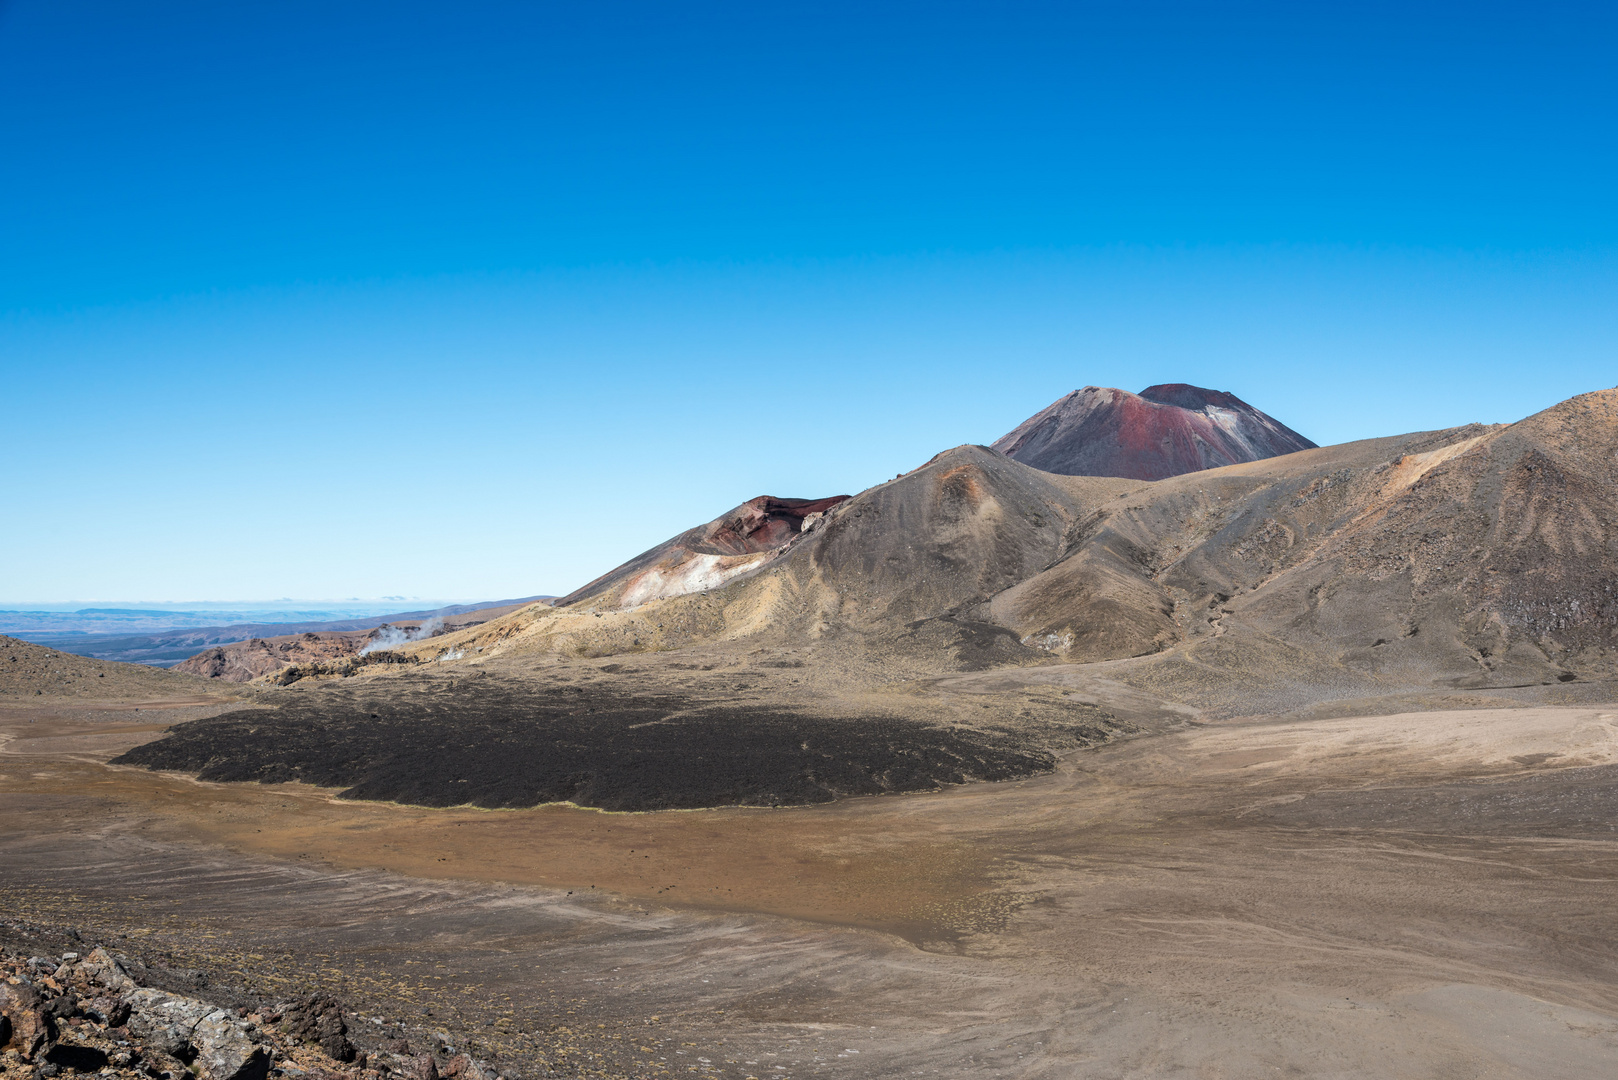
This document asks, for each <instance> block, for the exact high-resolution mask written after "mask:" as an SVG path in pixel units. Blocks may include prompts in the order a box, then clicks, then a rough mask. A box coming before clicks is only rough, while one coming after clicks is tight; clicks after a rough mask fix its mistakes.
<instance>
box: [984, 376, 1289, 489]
mask: <svg viewBox="0 0 1618 1080" xmlns="http://www.w3.org/2000/svg"><path fill="white" fill-rule="evenodd" d="M1314 445H1315V444H1314V443H1312V442H1310V441H1309V440H1308V439H1306V438H1304V437H1303V436H1302V435H1299V434H1298V433H1297V432H1296V431H1293V430H1292V429H1291V428H1289V427H1287V426H1286V425H1284V424H1282V423H1280V422H1279V421H1277V420H1275V419H1273V418H1272V417H1269V416H1266V415H1265V414H1264V413H1261V412H1259V411H1258V410H1257V409H1255V408H1253V407H1252V406H1251V405H1249V404H1247V402H1245V401H1243V400H1242V399H1241V398H1239V397H1237V396H1235V395H1234V394H1228V393H1225V392H1224V391H1221V390H1204V389H1203V388H1202V387H1200V386H1188V385H1186V384H1185V383H1165V384H1163V385H1161V386H1149V387H1147V388H1146V389H1145V390H1142V391H1141V392H1140V393H1139V394H1131V393H1129V392H1128V391H1125V390H1116V389H1111V388H1108V387H1100V386H1086V387H1085V388H1084V389H1082V390H1075V391H1073V393H1071V394H1069V395H1067V396H1066V397H1064V398H1062V400H1060V401H1058V402H1056V403H1055V404H1053V405H1051V406H1050V407H1049V408H1047V409H1044V410H1042V411H1041V412H1038V413H1035V414H1034V415H1033V416H1031V417H1029V418H1028V419H1027V420H1025V421H1023V423H1022V424H1021V425H1020V426H1019V427H1018V428H1017V430H1015V431H1013V432H1011V433H1010V434H1009V435H1006V436H1004V437H1002V438H1001V439H999V440H998V441H997V442H996V443H995V444H994V448H995V449H996V450H999V451H1000V452H1001V453H1003V454H1005V455H1006V456H1007V457H1010V458H1014V459H1015V460H1017V461H1020V462H1022V463H1023V464H1024V465H1031V466H1033V467H1034V468H1036V469H1042V470H1044V471H1045V472H1053V473H1061V474H1062V475H1064V476H1122V477H1126V478H1128V479H1132V480H1161V479H1163V478H1164V477H1167V476H1179V475H1181V474H1182V473H1189V472H1198V471H1200V470H1202V469H1214V468H1218V467H1219V466H1221V465H1235V464H1238V463H1240V462H1244V461H1258V460H1260V459H1262V458H1271V457H1277V456H1279V455H1281V454H1291V453H1295V452H1296V451H1299V450H1308V449H1310V448H1312V447H1313V446H1314Z"/></svg>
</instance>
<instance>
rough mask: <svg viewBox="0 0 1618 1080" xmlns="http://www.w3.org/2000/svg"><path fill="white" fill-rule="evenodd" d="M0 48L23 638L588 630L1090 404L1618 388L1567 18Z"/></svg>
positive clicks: (1220, 8) (839, 19) (308, 29)
mask: <svg viewBox="0 0 1618 1080" xmlns="http://www.w3.org/2000/svg"><path fill="white" fill-rule="evenodd" d="M1320 7H1323V5H1280V4H1185V3H1164V4H1152V3H1116V4H1066V5H1054V4H1053V5H1044V4H1039V5H1030V4H1015V3H996V4H940V3H932V4H926V5H920V4H917V5H905V4H885V5H869V4H866V5H853V4H848V5H839V4H799V5H791V6H789V5H742V4H707V5H687V6H685V7H683V8H682V7H677V6H674V5H650V4H610V3H601V4H590V5H581V4H572V5H553V4H538V3H536V4H497V3H482V4H480V3H475V2H469V3H463V4H455V5H445V4H433V5H428V4H412V3H397V2H396V3H389V4H370V3H346V4H345V3H322V4H313V3H308V4H305V3H291V2H277V3H253V2H238V3H232V4H213V3H209V4H203V3H189V4H188V3H161V2H154V3H149V4H143V5H129V4H117V3H77V2H73V0H52V2H44V0H11V2H9V3H7V2H3V0H0V146H3V147H4V150H3V151H0V154H3V155H4V156H3V161H4V165H5V167H4V168H3V169H0V375H3V378H4V384H5V391H4V393H3V394H0V422H3V423H4V430H5V433H6V447H7V450H6V456H7V459H8V460H7V468H6V469H5V470H4V472H3V473H0V477H3V478H0V485H3V488H0V497H3V505H4V510H3V511H0V512H3V513H4V515H5V520H4V523H3V524H4V532H5V535H6V549H7V550H6V559H5V560H4V563H3V564H0V565H3V570H0V602H9V603H16V602H25V601H46V600H69V599H129V600H133V599H146V600H199V599H213V600H223V599H246V598H264V597H280V596H294V597H306V598H319V597H349V596H383V595H410V596H420V597H425V598H481V597H495V596H517V595H526V594H530V593H535V592H545V591H556V592H561V591H566V590H568V589H571V588H572V587H574V586H576V585H578V584H580V583H581V582H582V581H584V580H586V579H588V578H589V577H592V576H594V575H595V574H596V573H599V572H601V571H603V570H605V569H607V568H608V567H610V566H611V565H613V564H615V563H616V562H618V561H620V560H621V559H623V558H625V557H628V556H630V555H633V554H634V553H636V552H637V551H639V550H642V549H644V548H645V547H648V546H650V545H651V544H653V543H655V542H657V541H659V540H661V539H663V538H664V537H666V536H668V535H669V534H671V533H673V532H675V531H677V530H679V529H681V528H684V527H687V526H689V525H691V524H695V523H697V522H699V521H703V520H706V519H708V518H710V517H712V516H714V515H715V514H717V513H718V512H720V511H722V510H724V509H726V508H727V507H729V506H731V505H734V504H735V503H737V502H739V501H741V500H742V499H745V498H748V497H751V496H753V495H757V494H762V493H771V494H778V495H805V496H819V495H826V494H832V493H838V492H853V491H856V490H859V489H860V488H862V487H864V486H867V485H869V484H871V483H874V482H877V481H879V480H882V479H885V478H887V477H890V476H892V475H893V474H894V473H896V472H898V471H900V470H902V469H908V468H911V467H913V466H915V465H916V464H918V463H920V462H921V461H923V460H925V459H926V458H927V457H929V456H930V455H931V454H932V453H934V452H936V451H937V450H939V449H942V448H944V447H947V446H951V445H955V444H958V443H961V442H968V441H974V442H980V441H989V440H992V439H993V438H995V437H997V436H999V435H1000V434H1003V433H1004V432H1005V431H1006V430H1008V429H1009V428H1011V427H1012V426H1014V425H1015V424H1016V423H1017V422H1019V421H1020V420H1022V419H1023V418H1024V417H1026V416H1027V415H1028V414H1030V413H1032V412H1034V411H1036V410H1037V409H1039V408H1042V407H1043V406H1044V405H1046V404H1048V403H1049V402H1050V401H1051V400H1053V399H1054V398H1056V397H1058V396H1060V395H1061V394H1063V393H1065V392H1067V391H1068V390H1071V389H1073V388H1075V387H1077V386H1081V385H1085V384H1090V383H1096V384H1102V385H1119V386H1123V387H1125V388H1127V389H1135V390H1138V389H1140V388H1142V387H1144V386H1146V385H1148V384H1150V383H1153V382H1162V381H1185V382H1193V383H1199V384H1202V385H1207V386H1213V387H1215V388H1218V389H1226V390H1231V391H1233V392H1235V393H1237V394H1239V395H1240V396H1242V397H1244V398H1246V399H1247V400H1249V401H1250V402H1252V403H1253V404H1255V405H1257V406H1259V407H1260V408H1263V409H1265V410H1266V411H1268V412H1271V413H1272V414H1274V415H1276V416H1277V417H1279V418H1280V419H1282V420H1283V421H1284V422H1286V423H1288V424H1290V425H1291V426H1293V427H1295V428H1297V429H1298V430H1300V431H1302V432H1304V433H1305V434H1307V435H1309V436H1310V437H1312V438H1314V439H1316V440H1317V441H1320V442H1323V443H1324V442H1335V441H1342V440H1346V439H1354V438H1362V437H1367V436H1373V435H1382V434H1392V433H1396V432H1400V431H1407V430H1414V429H1423V428H1433V427H1441V426H1446V425H1450V424H1455V423H1464V422H1467V421H1470V420H1483V421H1509V420H1515V419H1518V418H1520V417H1522V416H1523V415H1526V414H1528V413H1530V412H1533V411H1535V410H1537V409H1540V408H1543V407H1545V406H1547V405H1550V404H1552V403H1554V402H1555V401H1557V400H1560V399H1562V398H1564V397H1567V396H1570V395H1572V394H1574V393H1578V392H1581V391H1584V390H1590V389H1596V388H1600V387H1607V386H1612V385H1613V384H1614V383H1618V362H1615V361H1618V355H1615V354H1618V349H1615V342H1618V302H1615V298H1618V212H1615V207H1614V193H1615V192H1618V126H1615V105H1618V74H1615V65H1613V64H1612V62H1611V57H1612V56H1613V55H1615V53H1618V32H1615V31H1618V16H1615V15H1614V14H1613V9H1610V8H1607V9H1603V8H1602V7H1601V6H1599V5H1592V4H1578V5H1563V6H1559V5H1556V4H1533V5H1529V4H1471V5H1466V6H1464V7H1463V6H1460V5H1448V4H1445V5H1419V4H1401V5H1392V4H1386V5H1379V4H1342V5H1335V6H1333V8H1332V9H1331V10H1330V11H1325V12H1323V11H1320V10H1312V9H1317V8H1320Z"/></svg>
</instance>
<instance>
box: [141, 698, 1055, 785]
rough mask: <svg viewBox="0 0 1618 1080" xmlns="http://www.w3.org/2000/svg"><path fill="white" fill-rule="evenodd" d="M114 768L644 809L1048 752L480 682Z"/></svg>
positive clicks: (304, 704)
mask: <svg viewBox="0 0 1618 1080" xmlns="http://www.w3.org/2000/svg"><path fill="white" fill-rule="evenodd" d="M400 689H401V690H402V689H403V687H401V688H400ZM117 763H118V764H124V765H143V766H146V767H147V768H152V769H173V770H180V771H185V772H194V773H196V774H197V775H199V776H200V777H202V778H203V779H207V780H259V781H263V782H266V783H276V782H281V781H289V780H300V781H304V782H306V783H311V784H318V785H321V786H324V787H342V788H345V789H346V790H345V791H343V793H342V794H343V796H344V797H346V798H354V799H378V800H396V801H399V802H407V803H415V804H418V805H425V806H456V805H462V804H472V805H476V806H486V807H520V806H535V805H538V804H540V803H547V802H564V801H570V802H574V803H578V804H580V805H583V806H595V807H600V808H603V809H609V810H659V809H673V808H695V807H704V806H732V805H743V806H772V805H785V804H798V803H815V802H826V801H829V800H831V799H834V798H836V797H838V796H843V795H875V794H881V793H883V792H893V791H921V790H927V789H931V788H935V787H937V786H939V785H940V784H949V783H962V782H965V781H967V780H973V779H977V780H1000V779H1008V778H1011V777H1015V776H1026V775H1028V774H1030V773H1034V772H1040V771H1044V770H1047V769H1049V768H1051V767H1052V765H1053V759H1052V757H1051V756H1050V754H1049V753H1047V752H1046V751H1044V750H1042V749H1039V748H1037V747H1035V746H1033V745H1032V744H1025V743H1023V742H1019V741H1017V740H1014V739H1012V738H1011V737H1008V736H989V735H984V734H981V733H977V732H972V731H963V730H960V729H952V728H944V727H936V726H932V725H929V724H925V723H920V722H916V721H909V720H901V719H894V718H887V717H876V718H862V719H857V720H844V719H830V718H826V717H818V716H809V715H804V714H801V713H794V712H789V711H785V710H778V709H771V708H768V707H749V706H745V705H732V704H711V703H706V702H697V701H692V700H689V699H685V698H680V697H676V696H672V695H670V696H651V695H644V696H633V697H631V696H629V695H627V694H623V693H616V692H610V691H601V690H594V689H586V688H582V687H581V688H572V687H570V688H558V689H556V690H549V691H544V690H540V691H536V690H532V689H529V688H526V687H523V686H520V685H508V684H506V683H505V682H504V681H503V680H498V679H479V680H478V681H477V684H476V685H474V686H472V687H468V688H465V689H462V690H459V691H456V692H453V693H449V694H442V695H436V696H435V697H433V698H427V697H425V696H424V695H414V694H407V693H404V692H398V691H395V692H393V693H390V695H389V698H388V699H386V700H380V699H376V698H371V699H361V698H360V697H359V696H358V694H357V693H351V692H349V691H347V690H336V689H334V690H328V691H324V692H322V694H321V695H320V697H319V698H318V699H314V700H298V701H294V702H290V703H288V704H286V705H284V706H282V707H281V708H280V709H278V710H276V711H275V712H264V711H261V710H255V711H245V712H235V713H226V714H224V715H222V716H217V717H213V718H210V719H207V720H197V721H192V722H190V723H186V724H180V725H178V726H177V727H175V728H174V729H173V730H172V734H170V735H169V736H168V737H167V738H164V739H160V740H158V741H157V742H152V743H147V744H146V745H144V746H139V747H136V748H135V749H133V750H131V751H129V752H128V753H127V754H124V755H123V756H122V757H120V758H118V759H117Z"/></svg>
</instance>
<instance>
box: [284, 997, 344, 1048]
mask: <svg viewBox="0 0 1618 1080" xmlns="http://www.w3.org/2000/svg"><path fill="white" fill-rule="evenodd" d="M281 1013H282V1015H281V1030H282V1031H283V1032H285V1033H286V1034H288V1035H290V1036H292V1037H293V1038H295V1039H299V1040H301V1041H303V1042H310V1043H318V1044H319V1045H320V1048H321V1049H322V1050H324V1051H325V1052H326V1054H327V1055H328V1056H329V1057H331V1058H332V1059H333V1060H335V1061H353V1060H354V1044H353V1043H351V1042H349V1041H348V1023H347V1021H346V1020H345V1019H344V1018H343V1007H342V1005H340V1004H338V1002H337V999H336V998H334V997H332V996H331V995H330V994H310V995H308V996H307V997H302V998H299V999H298V1000H297V1001H294V1002H291V1003H290V1004H288V1005H286V1006H284V1007H283V1008H282V1010H281Z"/></svg>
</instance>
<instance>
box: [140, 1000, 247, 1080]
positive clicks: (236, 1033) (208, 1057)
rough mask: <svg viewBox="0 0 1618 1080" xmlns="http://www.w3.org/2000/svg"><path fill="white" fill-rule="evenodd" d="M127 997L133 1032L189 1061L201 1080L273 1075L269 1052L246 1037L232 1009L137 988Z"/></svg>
mask: <svg viewBox="0 0 1618 1080" xmlns="http://www.w3.org/2000/svg"><path fill="white" fill-rule="evenodd" d="M125 1001H126V1002H127V1004H128V1005H129V1007H130V1017H129V1022H128V1027H129V1030H130V1032H131V1033H132V1034H134V1035H135V1036H136V1037H138V1038H141V1039H144V1040H145V1041H146V1043H147V1045H148V1046H150V1047H152V1048H153V1049H155V1050H157V1051H159V1052H161V1053H164V1054H167V1055H169V1056H170V1057H175V1058H179V1059H181V1060H187V1059H189V1060H190V1061H191V1064H192V1065H193V1067H194V1068H195V1069H196V1070H197V1075H198V1076H200V1077H201V1078H202V1080H264V1078H265V1077H266V1076H268V1075H269V1072H270V1058H269V1055H268V1054H266V1053H265V1052H264V1050H263V1048H261V1047H259V1046H258V1045H257V1044H255V1043H254V1042H253V1040H252V1039H250V1038H248V1032H247V1024H246V1023H245V1022H244V1021H242V1020H240V1019H238V1018H237V1017H236V1016H235V1015H234V1014H233V1013H230V1012H227V1011H226V1010H224V1009H217V1008H215V1007H214V1006H212V1005H209V1004H208V1003H207V1002H204V1001H198V1000H197V999H195V998H188V997H181V996H180V995H178V994H168V993H164V992H163V991H161V990H152V989H140V990H135V991H133V992H132V993H130V994H129V995H128V996H127V997H126V998H125Z"/></svg>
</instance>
